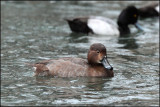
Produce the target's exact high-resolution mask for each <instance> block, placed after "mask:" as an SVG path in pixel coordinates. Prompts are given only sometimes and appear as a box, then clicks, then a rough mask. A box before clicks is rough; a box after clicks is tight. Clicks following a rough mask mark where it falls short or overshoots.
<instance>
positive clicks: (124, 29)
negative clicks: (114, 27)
mask: <svg viewBox="0 0 160 107" xmlns="http://www.w3.org/2000/svg"><path fill="white" fill-rule="evenodd" d="M118 29H119V31H120V35H125V34H129V33H130V30H129V27H128V25H126V24H118Z"/></svg>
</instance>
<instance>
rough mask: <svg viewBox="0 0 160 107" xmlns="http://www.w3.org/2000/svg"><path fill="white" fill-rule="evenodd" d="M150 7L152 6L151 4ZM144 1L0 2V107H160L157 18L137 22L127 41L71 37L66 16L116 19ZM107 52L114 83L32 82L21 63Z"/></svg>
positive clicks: (83, 80) (52, 79)
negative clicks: (98, 46)
mask: <svg viewBox="0 0 160 107" xmlns="http://www.w3.org/2000/svg"><path fill="white" fill-rule="evenodd" d="M152 2H153V1H152ZM147 3H150V2H146V1H136V2H135V1H113V2H111V1H109V2H106V1H90V2H89V1H88V2H87V1H60V2H57V1H50V2H49V1H47V2H42V1H41V2H40V1H37V2H36V1H21V2H12V1H10V2H5V1H3V2H2V3H1V6H2V7H1V9H2V10H1V105H21V106H22V105H30V106H34V105H41V106H47V105H121V106H123V105H130V106H133V105H138V106H158V105H159V18H148V19H144V20H139V23H140V24H141V26H143V27H144V29H145V31H144V32H139V31H137V29H136V28H135V27H134V26H130V28H131V34H130V35H128V36H126V37H119V36H99V35H91V34H90V35H86V34H76V33H72V32H71V30H70V29H69V27H68V25H67V23H66V22H65V21H64V20H63V19H64V18H65V17H77V16H89V15H96V16H104V17H108V18H111V19H113V20H114V21H116V20H117V17H118V15H119V13H120V12H121V10H122V9H123V8H124V7H126V6H128V5H131V4H133V5H136V6H137V7H141V6H143V5H145V4H147ZM95 42H100V43H103V44H104V45H105V46H106V47H107V54H108V60H109V62H110V64H111V65H112V66H113V67H114V73H115V76H114V77H113V78H93V77H78V78H58V77H33V70H32V68H30V67H28V66H26V65H25V63H35V62H38V61H41V60H46V59H54V58H61V57H80V58H86V55H87V51H88V48H89V46H90V45H91V44H92V43H95Z"/></svg>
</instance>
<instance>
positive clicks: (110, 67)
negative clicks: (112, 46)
mask: <svg viewBox="0 0 160 107" xmlns="http://www.w3.org/2000/svg"><path fill="white" fill-rule="evenodd" d="M101 63H102V64H103V66H104V67H105V68H106V69H107V70H113V67H112V66H111V65H110V64H109V62H108V60H107V57H106V56H105V57H104V58H103V59H102V62H101Z"/></svg>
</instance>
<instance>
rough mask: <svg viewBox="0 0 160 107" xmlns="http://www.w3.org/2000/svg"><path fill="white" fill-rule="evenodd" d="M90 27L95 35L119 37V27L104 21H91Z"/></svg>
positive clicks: (89, 22)
mask: <svg viewBox="0 0 160 107" xmlns="http://www.w3.org/2000/svg"><path fill="white" fill-rule="evenodd" d="M88 26H89V28H90V29H92V31H93V32H94V33H95V34H100V35H119V31H118V29H117V27H115V26H114V25H111V24H109V23H107V22H105V21H103V20H99V19H89V20H88Z"/></svg>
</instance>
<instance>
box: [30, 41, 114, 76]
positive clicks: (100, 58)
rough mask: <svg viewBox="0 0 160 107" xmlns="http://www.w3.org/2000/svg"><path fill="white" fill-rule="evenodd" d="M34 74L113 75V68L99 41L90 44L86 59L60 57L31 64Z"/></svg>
mask: <svg viewBox="0 0 160 107" xmlns="http://www.w3.org/2000/svg"><path fill="white" fill-rule="evenodd" d="M32 66H33V67H34V68H35V76H38V75H51V76H58V77H76V76H91V77H103V76H104V77H113V68H112V66H111V65H110V64H109V62H108V61H107V57H106V48H105V46H104V45H102V44H100V43H95V44H92V45H91V46H90V49H89V51H88V61H86V60H85V59H81V58H61V59H57V60H45V61H42V62H39V63H36V64H32Z"/></svg>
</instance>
